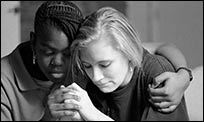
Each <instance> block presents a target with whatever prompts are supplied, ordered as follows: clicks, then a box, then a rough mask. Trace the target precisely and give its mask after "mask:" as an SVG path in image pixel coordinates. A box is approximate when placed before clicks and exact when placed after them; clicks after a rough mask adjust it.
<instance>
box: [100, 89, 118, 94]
mask: <svg viewBox="0 0 204 122" xmlns="http://www.w3.org/2000/svg"><path fill="white" fill-rule="evenodd" d="M100 90H101V91H102V92H103V93H111V92H113V91H114V90H115V89H111V88H100Z"/></svg>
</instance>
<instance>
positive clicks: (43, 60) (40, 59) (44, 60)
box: [37, 56, 51, 69]
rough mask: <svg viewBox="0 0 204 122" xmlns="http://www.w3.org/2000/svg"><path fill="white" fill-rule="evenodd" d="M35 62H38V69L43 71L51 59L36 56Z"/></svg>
mask: <svg viewBox="0 0 204 122" xmlns="http://www.w3.org/2000/svg"><path fill="white" fill-rule="evenodd" d="M37 61H38V64H39V66H40V68H41V69H42V68H43V69H44V68H47V67H48V66H49V64H50V61H51V58H50V57H45V56H38V58H37Z"/></svg>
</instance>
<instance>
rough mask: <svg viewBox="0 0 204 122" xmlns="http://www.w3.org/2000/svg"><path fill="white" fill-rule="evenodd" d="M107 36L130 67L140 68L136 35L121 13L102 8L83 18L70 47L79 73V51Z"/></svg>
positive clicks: (140, 51)
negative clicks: (125, 58)
mask: <svg viewBox="0 0 204 122" xmlns="http://www.w3.org/2000/svg"><path fill="white" fill-rule="evenodd" d="M107 34H108V35H110V36H111V37H113V40H112V41H113V43H114V44H116V48H117V49H119V50H120V51H121V52H122V53H123V54H124V55H125V56H126V57H127V58H128V60H130V62H131V65H132V67H141V62H142V56H143V48H142V46H141V41H140V38H139V36H138V34H137V33H136V31H135V30H134V28H133V27H132V26H131V25H130V24H129V23H128V20H127V18H126V17H125V16H124V15H123V14H122V13H121V12H119V11H117V10H115V9H114V8H111V7H103V8H101V9H99V10H98V11H96V12H94V13H92V14H91V15H89V16H87V17H86V18H85V20H84V22H83V23H82V25H81V27H80V29H79V33H78V35H77V37H76V40H75V41H74V42H73V43H72V45H71V49H72V54H73V59H74V62H76V64H77V66H78V67H79V69H80V70H81V71H83V70H82V68H81V63H80V53H79V52H80V50H81V49H82V48H85V47H87V46H88V44H90V43H91V42H92V41H94V40H99V39H100V38H101V36H105V35H107Z"/></svg>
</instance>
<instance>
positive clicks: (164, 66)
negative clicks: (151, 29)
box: [141, 56, 189, 121]
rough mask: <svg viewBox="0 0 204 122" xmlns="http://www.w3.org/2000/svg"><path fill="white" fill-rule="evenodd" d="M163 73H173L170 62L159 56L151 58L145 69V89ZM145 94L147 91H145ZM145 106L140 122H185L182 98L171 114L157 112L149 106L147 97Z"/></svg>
mask: <svg viewBox="0 0 204 122" xmlns="http://www.w3.org/2000/svg"><path fill="white" fill-rule="evenodd" d="M165 71H171V72H174V68H173V66H172V65H171V63H170V62H168V60H167V59H165V58H164V57H161V56H153V58H152V59H151V60H150V63H148V66H147V67H146V73H147V74H146V75H148V78H147V79H146V83H145V87H147V85H148V84H149V83H151V82H152V81H153V80H154V78H155V77H156V76H158V75H159V74H161V73H163V72H165ZM145 92H146V94H148V93H147V91H145ZM145 99H146V102H145V103H146V105H145V109H144V111H143V114H142V118H141V120H142V121H187V120H189V118H188V113H187V108H186V103H185V98H184V96H183V98H182V100H181V103H180V104H179V106H178V107H177V108H176V109H175V110H174V111H173V112H171V113H161V112H159V111H157V110H156V109H155V108H154V106H153V105H151V104H150V103H149V102H148V97H147V96H146V98H145Z"/></svg>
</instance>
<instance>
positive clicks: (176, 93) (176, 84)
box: [148, 70, 190, 113]
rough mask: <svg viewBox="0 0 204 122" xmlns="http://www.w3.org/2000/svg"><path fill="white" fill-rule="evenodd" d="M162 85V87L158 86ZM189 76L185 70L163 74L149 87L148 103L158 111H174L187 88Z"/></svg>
mask: <svg viewBox="0 0 204 122" xmlns="http://www.w3.org/2000/svg"><path fill="white" fill-rule="evenodd" d="M161 83H163V85H164V86H163V87H158V88H155V87H156V86H158V84H161ZM189 83H190V81H189V76H188V73H187V72H186V71H185V70H179V71H178V72H177V73H175V72H164V73H162V74H160V75H159V76H157V77H156V78H155V83H153V84H154V85H149V89H148V91H149V94H150V99H149V101H150V102H151V103H152V104H153V105H154V106H155V107H157V108H158V111H160V112H164V113H169V112H172V111H174V110H175V109H176V107H177V106H178V105H179V104H180V102H181V99H182V97H183V95H184V91H185V90H186V88H187V87H188V86H189Z"/></svg>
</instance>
